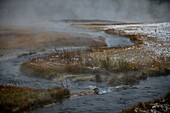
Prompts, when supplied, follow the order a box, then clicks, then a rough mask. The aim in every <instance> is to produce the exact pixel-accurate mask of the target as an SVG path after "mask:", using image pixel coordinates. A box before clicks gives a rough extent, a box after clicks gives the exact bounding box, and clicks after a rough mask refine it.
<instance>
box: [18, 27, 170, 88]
mask: <svg viewBox="0 0 170 113" xmlns="http://www.w3.org/2000/svg"><path fill="white" fill-rule="evenodd" d="M85 26H86V27H87V26H90V25H85ZM101 26H102V27H100V25H97V26H95V28H94V29H96V27H99V28H101V29H100V30H103V31H105V32H106V33H110V34H114V35H115V34H116V35H122V36H127V37H129V38H130V39H131V41H133V42H135V44H136V45H134V46H128V47H119V48H114V47H111V48H104V47H103V46H101V45H100V44H94V45H93V46H91V48H90V49H87V50H83V51H82V50H77V51H67V50H63V51H62V52H60V53H56V54H52V55H49V56H46V57H38V58H35V59H32V60H30V61H27V62H25V63H23V64H22V66H21V70H24V71H22V72H24V73H26V74H28V73H27V72H28V71H27V70H29V71H30V69H31V72H32V73H34V74H35V75H36V76H41V77H43V78H53V77H60V76H63V75H69V74H70V75H72V74H77V75H78V74H93V75H95V74H96V73H98V74H100V76H103V75H108V81H107V82H108V83H109V84H110V85H116V84H121V83H122V82H125V83H124V84H131V83H136V82H138V81H139V80H140V79H143V78H144V79H146V76H148V75H167V74H169V70H170V68H169V65H170V62H169V56H168V53H167V52H168V46H167V45H166V44H165V43H167V40H168V38H167V35H166V33H164V34H163V33H160V36H159V33H157V32H158V30H159V29H160V31H159V32H163V30H166V29H167V28H158V27H155V26H154V27H148V26H130V27H129V26H128V27H127V26H124V27H123V28H122V27H120V28H115V29H114V28H113V29H106V28H107V25H106V26H104V25H101ZM90 27H91V26H90ZM93 27H94V26H93ZM138 29H139V30H138ZM155 29H156V30H155ZM142 30H143V31H142ZM148 30H150V32H146V31H148ZM151 35H153V36H151ZM160 37H161V38H160ZM162 37H163V38H162ZM158 45H159V46H158ZM32 73H31V74H32ZM122 73H123V77H122V75H121V74H122ZM134 73H135V74H134ZM110 75H118V79H116V80H115V79H114V76H110ZM127 75H128V76H127ZM129 75H130V76H129ZM119 77H120V78H119ZM112 78H113V79H112Z"/></svg>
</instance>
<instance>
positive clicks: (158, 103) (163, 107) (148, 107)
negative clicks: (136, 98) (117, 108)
mask: <svg viewBox="0 0 170 113" xmlns="http://www.w3.org/2000/svg"><path fill="white" fill-rule="evenodd" d="M169 111H170V92H168V93H167V94H166V95H165V96H164V97H161V98H156V99H155V100H154V101H148V102H145V103H142V102H139V103H138V104H137V105H134V106H133V107H131V108H129V109H125V110H123V111H122V113H169Z"/></svg>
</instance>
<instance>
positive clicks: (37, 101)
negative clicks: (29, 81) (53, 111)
mask: <svg viewBox="0 0 170 113" xmlns="http://www.w3.org/2000/svg"><path fill="white" fill-rule="evenodd" d="M69 96H70V91H69V90H68V89H66V88H59V87H54V88H52V89H48V90H42V89H36V88H29V87H16V86H4V85H0V108H1V112H2V113H9V112H10V113H19V112H24V111H30V110H33V109H35V108H37V107H42V106H44V105H46V104H51V103H56V102H60V101H61V100H63V99H64V98H67V97H69Z"/></svg>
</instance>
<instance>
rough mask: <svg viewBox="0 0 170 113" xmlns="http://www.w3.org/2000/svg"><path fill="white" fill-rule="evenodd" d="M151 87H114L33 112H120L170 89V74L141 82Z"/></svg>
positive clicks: (161, 94)
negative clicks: (105, 91)
mask: <svg viewBox="0 0 170 113" xmlns="http://www.w3.org/2000/svg"><path fill="white" fill-rule="evenodd" d="M140 85H141V86H145V87H151V89H142V88H141V89H137V88H122V89H115V88H113V89H112V92H108V93H105V94H103V95H93V94H91V95H86V96H81V97H78V98H75V99H70V100H66V101H64V102H62V103H61V104H57V105H55V106H53V107H51V108H40V109H38V110H36V111H33V112H32V113H47V112H48V113H119V112H121V111H122V109H125V108H129V107H131V106H133V105H135V104H137V103H138V102H139V101H141V102H146V101H149V100H153V99H154V98H158V97H161V96H163V95H164V94H166V93H167V92H168V91H170V76H161V77H151V78H148V79H147V80H145V81H141V82H140Z"/></svg>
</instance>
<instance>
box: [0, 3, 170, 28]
mask: <svg viewBox="0 0 170 113" xmlns="http://www.w3.org/2000/svg"><path fill="white" fill-rule="evenodd" d="M169 11H170V2H169V1H168V0H1V1H0V25H6V24H25V23H33V22H37V21H45V20H61V19H101V20H112V21H123V22H150V21H170V13H169Z"/></svg>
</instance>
